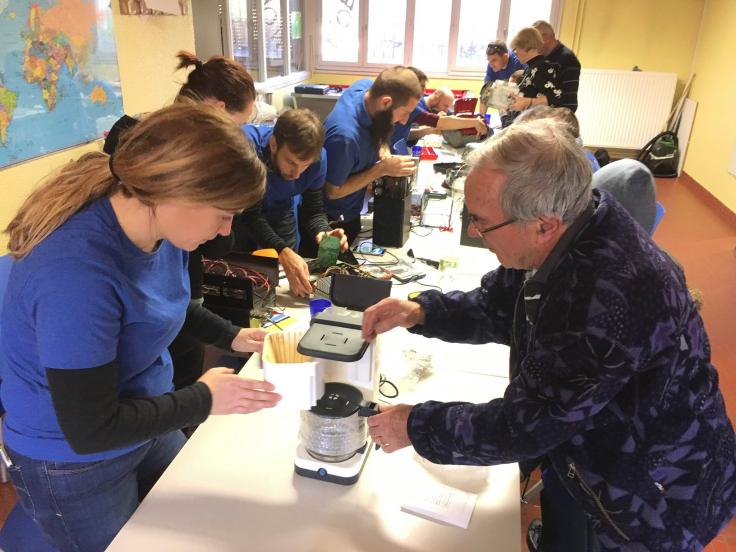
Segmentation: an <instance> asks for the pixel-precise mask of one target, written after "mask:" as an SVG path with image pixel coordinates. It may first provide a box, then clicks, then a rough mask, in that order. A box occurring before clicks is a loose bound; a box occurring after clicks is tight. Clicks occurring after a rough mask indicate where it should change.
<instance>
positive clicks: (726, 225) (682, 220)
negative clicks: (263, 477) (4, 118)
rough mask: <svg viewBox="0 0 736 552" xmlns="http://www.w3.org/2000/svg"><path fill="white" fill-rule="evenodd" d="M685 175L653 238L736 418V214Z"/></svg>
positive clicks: (663, 197) (10, 497) (668, 197)
mask: <svg viewBox="0 0 736 552" xmlns="http://www.w3.org/2000/svg"><path fill="white" fill-rule="evenodd" d="M701 190H702V189H700V188H699V187H698V186H697V184H695V183H694V182H693V181H692V179H690V178H689V177H687V176H683V177H681V178H679V179H658V182H657V195H658V199H659V200H660V201H661V202H662V203H663V204H664V206H665V208H666V209H667V213H666V215H665V217H664V219H663V220H662V222H661V224H660V226H659V228H657V232H656V234H655V240H656V241H657V242H658V243H659V244H660V245H661V246H662V247H664V248H665V249H667V250H668V251H669V252H670V253H672V254H673V255H674V256H675V257H676V258H677V259H678V260H679V261H680V263H682V265H683V266H684V267H685V272H686V274H687V277H688V281H689V283H690V285H691V286H692V287H696V288H698V289H700V290H701V291H702V292H703V295H704V301H705V303H704V306H703V318H704V319H705V324H706V327H707V329H708V332H709V335H710V338H711V345H712V349H713V362H714V364H715V365H716V367H717V368H719V374H720V378H721V379H720V382H721V388H722V390H723V394H724V396H725V399H726V404H727V407H728V410H729V412H730V414H731V419H732V420H735V419H736V416H735V415H736V371H734V370H732V369H730V368H731V367H733V366H736V340H734V339H733V327H734V324H733V323H732V321H731V316H732V314H733V313H736V249H734V248H735V247H736V215H734V214H729V213H725V212H724V211H723V210H722V209H717V208H714V207H713V206H712V204H711V203H710V202H708V201H706V200H704V197H703V192H702V191H701ZM14 502H15V494H14V493H13V490H12V487H11V486H10V484H0V525H1V524H2V522H4V521H5V518H6V517H7V514H8V512H9V511H10V509H11V508H12V505H13V504H14ZM521 515H522V525H521V526H522V535H521V543H522V550H526V540H525V531H526V527H527V526H528V525H529V522H530V521H531V520H532V519H534V518H536V517H539V501H538V497H537V498H536V499H535V500H532V501H531V502H530V504H527V505H525V506H523V507H522V514H521ZM706 552H736V521H735V522H732V523H731V525H729V526H728V527H727V528H726V529H725V530H724V531H723V532H722V533H721V535H719V536H718V538H717V539H716V540H715V541H714V542H713V543H711V544H710V545H709V546H708V547H707V548H706Z"/></svg>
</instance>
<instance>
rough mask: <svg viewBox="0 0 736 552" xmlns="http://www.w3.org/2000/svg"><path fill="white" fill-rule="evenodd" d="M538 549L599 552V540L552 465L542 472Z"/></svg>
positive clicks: (551, 551)
mask: <svg viewBox="0 0 736 552" xmlns="http://www.w3.org/2000/svg"><path fill="white" fill-rule="evenodd" d="M542 481H544V489H543V490H542V494H541V497H540V502H541V506H542V541H541V543H540V546H539V550H540V551H541V552H598V551H599V546H598V539H597V538H596V536H595V532H594V531H593V527H592V525H591V522H590V520H589V519H588V517H587V516H586V515H585V511H584V510H583V508H582V507H581V506H580V504H578V502H577V501H576V500H575V499H574V498H573V497H572V496H571V495H570V493H569V492H568V491H567V489H565V487H564V486H563V485H562V483H561V482H560V480H559V478H558V476H557V472H556V471H555V470H554V468H552V466H549V467H547V468H546V469H544V470H543V471H542Z"/></svg>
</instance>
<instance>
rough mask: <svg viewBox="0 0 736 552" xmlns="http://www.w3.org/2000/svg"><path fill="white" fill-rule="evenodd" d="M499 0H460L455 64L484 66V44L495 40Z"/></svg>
mask: <svg viewBox="0 0 736 552" xmlns="http://www.w3.org/2000/svg"><path fill="white" fill-rule="evenodd" d="M500 8H501V0H462V2H461V4H460V25H459V29H460V30H459V31H458V35H457V55H456V58H455V65H457V66H458V67H467V68H468V69H477V68H485V66H486V65H487V64H488V61H487V59H486V46H487V45H488V43H489V42H492V41H494V40H496V33H497V30H498V16H499V10H500Z"/></svg>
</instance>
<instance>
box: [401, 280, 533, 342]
mask: <svg viewBox="0 0 736 552" xmlns="http://www.w3.org/2000/svg"><path fill="white" fill-rule="evenodd" d="M523 279H524V274H523V271H519V270H508V269H504V268H500V269H498V270H494V271H493V272H489V273H488V274H486V275H485V276H483V279H482V280H481V286H480V287H479V288H477V289H474V290H473V291H469V292H462V291H451V292H449V293H444V294H443V293H440V292H438V291H435V290H429V291H425V292H424V293H422V294H420V295H419V296H418V297H417V298H415V299H414V301H416V302H417V303H419V304H420V305H422V309H423V310H424V314H425V320H424V324H423V325H422V326H415V327H414V328H412V329H411V331H412V332H413V333H419V334H421V335H423V336H425V337H436V338H439V339H443V340H445V341H450V342H452V343H476V344H477V343H501V344H504V345H508V344H509V342H510V335H511V328H512V323H513V319H514V304H515V300H516V297H517V295H518V293H519V290H520V289H521V285H522V283H523Z"/></svg>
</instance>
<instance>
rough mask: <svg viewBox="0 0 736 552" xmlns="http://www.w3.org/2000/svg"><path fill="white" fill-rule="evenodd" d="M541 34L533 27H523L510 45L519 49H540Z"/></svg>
mask: <svg viewBox="0 0 736 552" xmlns="http://www.w3.org/2000/svg"><path fill="white" fill-rule="evenodd" d="M542 44H543V40H542V35H541V34H539V31H538V30H537V29H535V28H534V27H524V28H523V29H521V30H520V31H519V32H518V33H516V36H515V37H514V39H513V40H512V41H511V47H512V48H514V49H521V50H541V48H542Z"/></svg>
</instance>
